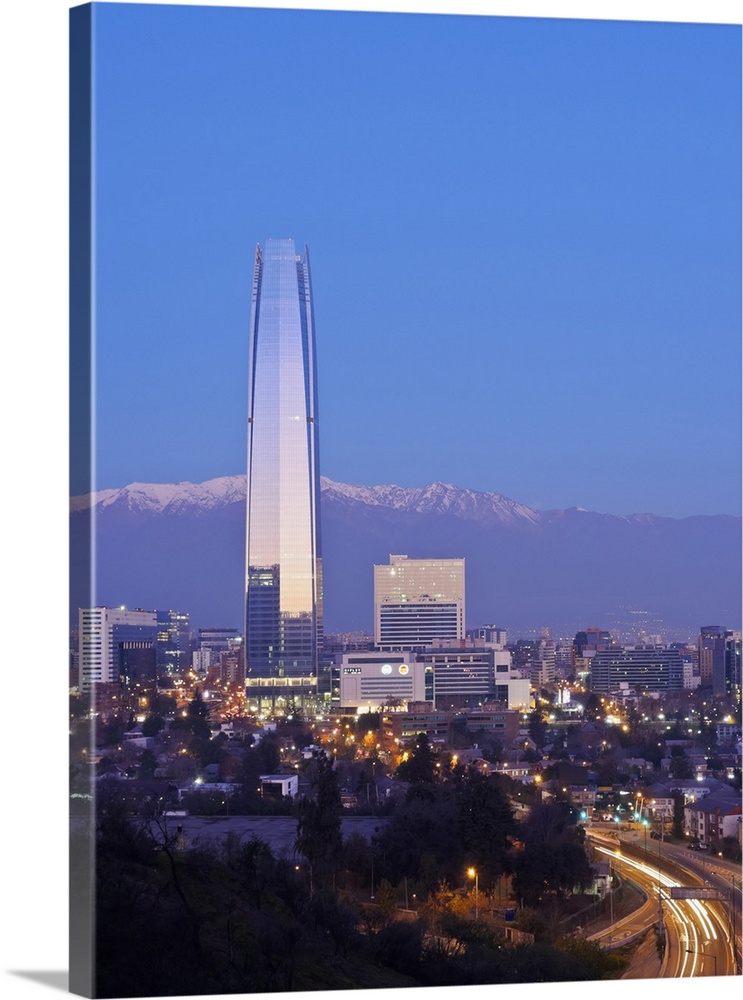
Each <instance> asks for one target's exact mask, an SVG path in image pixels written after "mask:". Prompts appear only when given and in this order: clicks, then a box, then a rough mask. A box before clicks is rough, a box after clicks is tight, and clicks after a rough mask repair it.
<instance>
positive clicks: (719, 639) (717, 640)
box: [698, 625, 725, 694]
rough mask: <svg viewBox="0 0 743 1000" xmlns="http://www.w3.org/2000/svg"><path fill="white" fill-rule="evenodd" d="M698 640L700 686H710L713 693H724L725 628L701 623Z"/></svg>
mask: <svg viewBox="0 0 743 1000" xmlns="http://www.w3.org/2000/svg"><path fill="white" fill-rule="evenodd" d="M698 642H699V676H700V677H701V684H702V687H711V688H712V693H713V694H725V629H724V628H722V626H721V625H702V627H701V628H700V630H699V640H698Z"/></svg>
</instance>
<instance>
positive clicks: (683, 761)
mask: <svg viewBox="0 0 743 1000" xmlns="http://www.w3.org/2000/svg"><path fill="white" fill-rule="evenodd" d="M670 775H671V777H672V778H693V777H694V766H693V764H692V762H691V760H690V759H689V756H688V754H687V753H686V751H684V750H682V749H681V748H680V747H674V748H673V750H672V752H671V767H670Z"/></svg>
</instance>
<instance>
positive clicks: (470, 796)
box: [457, 770, 516, 885]
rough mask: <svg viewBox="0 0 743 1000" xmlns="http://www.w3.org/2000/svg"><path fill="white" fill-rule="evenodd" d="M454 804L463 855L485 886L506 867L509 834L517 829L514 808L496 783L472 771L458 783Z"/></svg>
mask: <svg viewBox="0 0 743 1000" xmlns="http://www.w3.org/2000/svg"><path fill="white" fill-rule="evenodd" d="M457 807H458V811H459V827H460V834H461V839H462V844H463V846H464V853H465V857H466V859H467V862H468V864H469V865H472V866H474V867H475V868H476V869H477V870H478V872H479V873H480V880H481V883H482V884H483V885H484V883H485V881H486V880H493V879H495V878H497V877H498V876H499V875H502V874H503V873H504V872H506V871H508V870H509V867H510V858H509V854H510V847H511V844H510V841H509V837H511V836H513V834H514V833H515V829H516V824H515V820H514V817H513V810H512V809H511V806H510V804H509V802H508V798H507V797H506V795H505V793H504V792H503V791H502V790H501V788H500V787H499V786H498V784H497V782H496V781H495V780H494V779H493V778H491V777H489V776H488V777H486V776H485V775H484V774H481V773H480V772H479V771H474V770H469V771H468V772H467V773H466V775H465V777H464V779H463V781H462V783H461V786H460V789H459V791H458V794H457Z"/></svg>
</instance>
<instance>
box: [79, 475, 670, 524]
mask: <svg viewBox="0 0 743 1000" xmlns="http://www.w3.org/2000/svg"><path fill="white" fill-rule="evenodd" d="M320 485H321V490H322V498H323V501H327V502H331V503H336V504H340V505H346V506H348V507H356V506H358V505H365V506H368V507H383V508H385V509H387V510H398V511H411V512H416V513H419V514H423V513H442V514H443V513H446V514H452V515H454V516H455V517H459V518H463V519H467V520H473V521H480V522H483V523H488V522H493V521H500V522H503V523H511V524H515V523H517V522H529V523H531V524H540V523H541V522H543V521H544V520H545V519H547V520H551V519H553V518H554V517H556V516H559V515H560V514H562V513H564V512H563V511H554V510H552V511H539V510H535V509H534V508H532V507H527V506H526V505H525V504H522V503H518V501H516V500H511V499H510V498H509V497H505V496H503V495H502V494H500V493H487V492H482V491H478V490H471V489H462V488H461V487H458V486H454V485H453V484H451V483H430V484H429V485H428V486H420V487H406V486H396V485H394V484H390V485H384V486H352V485H350V484H348V483H337V482H334V481H333V480H332V479H328V478H327V476H322V477H321V479H320ZM245 496H246V479H245V476H222V477H220V478H219V479H209V480H207V481H206V482H203V483H190V482H183V483H130V484H129V485H128V486H123V487H121V488H120V489H110V490H101V491H100V492H98V493H86V494H83V495H82V496H76V497H72V500H71V503H70V509H71V511H72V512H73V513H76V512H79V511H82V510H85V509H87V508H90V507H95V508H96V509H97V510H98V511H104V510H107V509H108V508H110V507H117V508H121V507H125V508H126V509H127V510H129V511H131V512H132V513H137V512H139V513H150V514H159V513H164V512H166V511H167V512H168V513H170V514H185V513H187V512H190V513H198V512H199V511H210V510H214V509H215V508H216V507H223V506H227V505H229V504H233V503H244V502H245ZM570 510H571V511H575V512H578V513H586V514H587V513H590V511H588V510H586V508H584V507H572V508H570ZM607 516H612V515H607ZM618 516H621V517H623V518H624V519H628V518H631V519H633V520H634V519H637V518H642V519H647V518H652V517H653V515H652V514H630V515H618Z"/></svg>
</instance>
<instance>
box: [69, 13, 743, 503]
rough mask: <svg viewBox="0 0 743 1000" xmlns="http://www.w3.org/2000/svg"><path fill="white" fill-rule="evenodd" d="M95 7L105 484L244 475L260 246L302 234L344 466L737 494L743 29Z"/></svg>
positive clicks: (671, 493)
mask: <svg viewBox="0 0 743 1000" xmlns="http://www.w3.org/2000/svg"><path fill="white" fill-rule="evenodd" d="M142 18H144V19H145V20H146V24H147V29H148V30H147V32H144V31H143V30H142V27H143V24H144V22H143V21H142V20H141V19H142ZM96 20H97V29H96V41H97V45H98V51H99V52H100V54H101V62H100V71H99V80H98V82H99V90H98V92H97V98H98V109H99V112H98V113H99V115H100V119H99V120H98V122H97V131H96V134H97V136H98V145H97V162H98V167H99V173H100V176H101V183H100V185H99V193H98V202H97V205H98V213H97V221H98V233H99V241H98V246H99V256H98V262H97V263H98V275H99V296H98V304H99V313H98V321H99V329H100V330H101V331H104V330H105V331H106V335H105V337H102V340H101V346H100V350H99V358H98V362H99V376H100V381H99V397H100V398H99V405H98V430H99V435H100V439H101V440H102V441H106V442H107V447H106V448H105V449H103V448H102V449H101V452H100V454H99V456H98V460H97V475H98V481H97V486H98V488H108V487H119V486H123V485H126V484H127V483H129V482H132V481H140V482H148V481H151V482H158V481H160V482H162V481H166V482H179V481H185V480H189V481H192V482H201V481H204V480H206V479H209V478H214V477H218V476H223V475H231V474H232V475H235V474H241V473H242V472H243V471H244V458H243V457H242V456H244V437H243V436H242V435H241V433H240V432H239V431H238V430H237V428H239V427H240V426H242V421H241V419H240V411H241V410H242V405H241V403H240V400H241V399H244V397H245V394H246V392H247V386H246V384H245V378H244V375H242V374H241V373H242V372H244V370H245V367H244V357H245V352H244V341H245V332H246V320H245V316H246V314H247V306H248V298H249V288H248V284H247V282H246V280H245V273H246V271H247V270H248V261H249V255H250V250H249V246H250V244H251V242H252V243H254V242H255V240H256V239H258V238H260V235H261V233H264V232H281V231H283V232H291V233H292V234H293V235H294V236H295V237H296V238H299V239H300V240H301V242H305V241H306V242H307V243H309V244H310V245H312V247H313V255H314V258H315V264H316V267H317V268H318V271H319V274H320V277H319V278H318V279H317V282H318V284H317V286H316V288H315V299H316V308H317V310H318V316H319V321H320V323H321V327H322V330H323V338H322V344H321V346H320V348H319V351H320V357H319V364H320V371H321V378H320V387H319V391H320V392H321V393H322V395H323V398H325V399H327V402H326V404H325V405H324V407H323V423H324V444H323V455H322V466H321V472H322V473H323V474H324V475H327V476H328V477H329V478H331V479H334V480H336V481H341V482H351V483H363V484H368V485H371V484H379V483H397V484H398V485H401V486H421V485H425V484H426V483H428V482H432V481H445V482H453V483H456V484H457V485H459V486H463V487H469V488H473V489H480V490H486V491H492V492H498V493H502V494H504V495H506V496H511V497H514V498H516V499H518V500H519V501H521V502H523V503H525V504H528V505H529V506H533V507H536V508H542V509H544V508H559V507H569V506H574V505H580V506H586V507H589V508H591V509H595V510H601V511H607V512H613V513H632V512H638V511H651V512H653V513H657V514H661V515H666V516H685V515H690V514H697V513H737V512H738V510H739V499H738V498H739V492H740V489H739V474H738V465H739V462H738V453H739V431H738V425H737V413H738V400H739V391H740V387H739V384H738V381H737V374H736V373H737V371H738V363H737V361H738V356H739V343H738V337H739V327H740V322H739V319H740V309H739V297H740V296H739V291H740V267H739V262H740V245H739V233H738V228H739V227H738V226H737V224H736V222H735V220H736V219H738V218H739V215H740V211H739V208H740V190H739V183H738V178H739V175H740V170H739V162H740V141H739V138H740V115H739V103H740V100H739V97H740V72H739V68H740V51H739V45H738V41H739V30H738V29H736V28H735V27H732V26H723V25H681V24H675V25H674V24H642V23H634V24H630V23H619V22H613V23H610V22H598V21H596V22H592V21H570V20H564V21H560V20H554V19H519V18H490V17H484V18H483V17H480V18H478V17H467V16H462V17H458V16H453V15H452V16H444V15H440V16H439V15H436V16H433V15H432V16H429V17H426V16H419V15H394V14H354V13H345V14H344V13H339V12H316V11H281V10H273V11H265V10H238V9H217V10H213V9H205V10H198V9H197V8H176V7H163V8H159V9H158V8H147V7H144V8H141V9H138V8H136V7H132V6H128V5H105V10H103V11H101V10H100V8H99V9H98V10H97V14H96ZM290 28H291V30H289V29H290ZM444 50H446V52H447V56H448V58H449V62H447V63H446V69H445V70H443V71H440V67H441V65H442V60H441V56H442V54H443V52H444ZM405 51H408V52H414V53H415V59H414V60H407V61H406V60H404V59H402V58H401V56H402V54H403V53H404V52H405ZM279 52H280V53H281V57H282V58H284V59H285V62H286V64H287V65H291V66H292V72H291V73H290V74H288V75H286V76H279V78H277V79H276V80H275V81H274V83H273V84H272V86H273V90H272V92H271V96H270V99H267V94H266V90H265V80H266V79H268V73H269V71H270V66H271V61H272V60H273V59H275V58H276V57H277V55H278V53H279ZM310 53H312V58H311V60H310V62H308V59H309V58H310ZM599 53H600V56H601V58H598V54H599ZM318 55H319V56H321V58H316V57H317V56H318ZM413 65H414V68H413ZM381 66H384V67H385V68H386V71H385V72H384V73H379V72H377V71H378V69H379V68H380V67H381ZM296 78H301V80H302V85H301V87H300V88H299V90H297V88H296V86H295V79H296ZM339 79H342V80H344V82H345V85H344V87H343V88H338V87H334V86H333V83H334V81H337V80H339ZM257 97H260V101H259V102H258V103H256V98H257ZM361 108H363V109H365V110H364V112H363V114H359V109H361ZM282 115H283V118H282V117H281V116H282ZM242 120H250V122H251V129H250V130H248V131H247V132H246V131H245V130H241V129H238V130H235V129H234V128H233V123H234V122H239V121H242ZM278 120H282V121H284V122H285V126H284V127H281V128H277V127H276V122H277V121H278ZM204 136H207V137H208V138H209V141H208V142H207V143H206V144H204V143H203V141H202V139H203V137H204ZM261 142H262V143H263V145H261ZM296 142H299V144H300V145H301V146H302V148H303V149H304V150H305V153H303V156H302V157H301V158H297V157H295V156H293V155H292V153H291V149H292V148H293V147H294V144H295V143H296ZM259 150H260V152H259ZM256 154H257V155H256ZM264 155H266V156H270V157H271V161H272V162H273V163H276V164H280V165H281V166H280V169H278V171H277V173H276V175H275V177H273V178H269V179H266V178H265V177H262V175H261V174H260V168H261V167H260V165H261V162H262V157H263V156H264ZM186 206H188V210H187V211H186ZM251 237H252V239H251ZM358 237H361V238H360V239H359V238H358ZM122 343H124V344H126V345H127V349H126V350H125V351H124V352H123V353H122V352H121V351H120V350H119V348H118V346H117V348H116V354H115V355H114V354H113V353H112V352H109V348H108V347H107V346H106V345H110V346H111V347H113V345H120V344H122ZM143 357H145V358H147V359H148V360H149V363H148V364H147V365H145V366H143V365H142V359H143ZM720 359H725V360H724V362H723V363H720ZM163 370H167V372H168V380H167V383H166V384H163V383H162V380H161V372H162V371H163ZM155 382H157V383H158V385H157V387H156V386H155ZM133 394H134V396H136V398H137V402H138V405H137V406H136V407H132V406H131V405H129V403H130V401H131V398H132V395H133ZM196 401H200V402H201V405H195V403H196ZM122 413H126V419H127V422H126V427H124V425H123V424H122V420H121V415H122ZM143 440H144V441H145V442H147V444H146V445H145V446H143V444H142V442H143ZM75 482H76V479H75V477H74V476H73V482H72V492H73V493H75V492H80V490H77V489H76V487H75Z"/></svg>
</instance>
